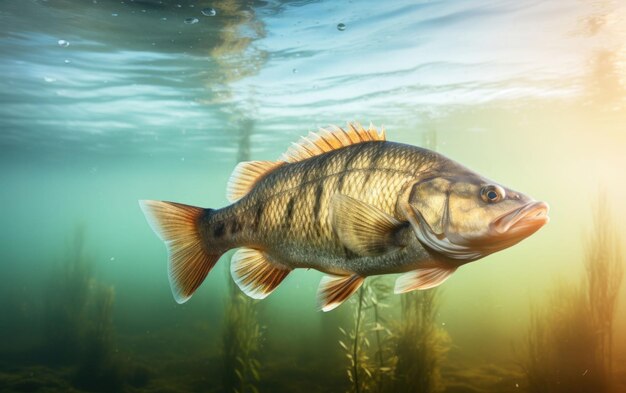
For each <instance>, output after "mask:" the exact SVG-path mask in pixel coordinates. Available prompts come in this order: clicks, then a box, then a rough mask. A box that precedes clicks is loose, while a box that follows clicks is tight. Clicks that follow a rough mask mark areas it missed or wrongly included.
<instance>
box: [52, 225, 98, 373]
mask: <svg viewBox="0 0 626 393" xmlns="http://www.w3.org/2000/svg"><path fill="white" fill-rule="evenodd" d="M84 245H85V227H84V226H83V225H79V226H77V228H76V229H75V231H74V235H73V240H72V242H71V243H70V244H68V246H67V252H66V256H65V258H64V259H63V262H62V263H61V264H58V265H57V266H56V267H55V268H54V270H53V271H52V272H51V274H50V280H49V283H48V287H47V290H46V294H45V297H44V310H43V313H44V315H43V327H44V330H43V333H44V348H43V351H42V354H43V356H44V358H45V359H44V360H47V361H49V362H52V363H58V364H64V363H68V362H72V361H75V360H76V359H77V357H78V353H79V350H80V341H79V339H78V338H79V337H81V334H82V322H83V321H84V320H85V313H86V307H87V300H88V294H89V290H90V285H91V280H92V272H93V261H92V259H91V258H89V257H87V256H86V255H85V253H84Z"/></svg>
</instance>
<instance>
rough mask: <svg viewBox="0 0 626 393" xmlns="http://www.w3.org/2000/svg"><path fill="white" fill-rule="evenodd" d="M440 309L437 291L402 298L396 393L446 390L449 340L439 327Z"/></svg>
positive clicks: (412, 294)
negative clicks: (443, 369)
mask: <svg viewBox="0 0 626 393" xmlns="http://www.w3.org/2000/svg"><path fill="white" fill-rule="evenodd" d="M439 306H440V292H439V290H438V289H430V290H425V291H413V292H409V293H406V294H404V295H403V296H402V307H401V313H402V317H401V319H400V324H399V327H398V333H397V335H398V338H397V356H398V364H397V366H396V369H395V381H396V384H395V389H394V392H398V393H403V392H406V393H410V392H425V393H427V392H428V393H431V392H441V391H443V388H444V386H443V382H442V379H441V366H442V363H443V360H444V357H445V354H446V353H447V351H448V349H449V346H450V338H449V336H448V334H447V333H446V331H445V330H444V329H442V328H441V327H439V326H438V324H437V321H436V318H437V313H438V311H439Z"/></svg>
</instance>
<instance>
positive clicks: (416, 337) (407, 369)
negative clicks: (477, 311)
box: [339, 276, 450, 393]
mask: <svg viewBox="0 0 626 393" xmlns="http://www.w3.org/2000/svg"><path fill="white" fill-rule="evenodd" d="M388 280H389V278H388V277H384V276H382V277H381V276H379V277H373V278H371V279H370V280H369V281H368V282H366V283H365V284H364V285H363V286H362V287H361V289H359V292H358V293H357V295H356V299H355V301H353V303H354V304H353V323H354V324H353V327H352V328H351V329H347V330H346V329H343V328H341V329H340V330H341V333H342V334H343V336H344V337H343V339H342V340H340V341H339V345H340V346H341V348H343V350H344V352H345V355H346V357H347V359H348V361H349V362H348V367H347V369H346V373H347V375H348V378H349V380H350V382H351V388H350V391H351V392H355V393H360V392H398V393H401V392H420V393H432V392H441V391H443V383H442V380H441V371H440V369H441V363H442V361H443V358H444V356H445V354H446V352H447V350H448V347H449V342H450V340H449V337H448V335H447V333H446V332H445V331H444V330H443V329H442V328H440V327H439V326H437V322H436V316H437V312H438V309H439V305H440V298H439V293H438V291H437V290H436V289H434V290H427V291H415V292H411V293H408V294H405V295H403V296H402V300H401V302H402V304H401V308H400V313H401V317H400V319H399V321H393V319H396V318H397V310H394V308H393V307H390V306H391V305H390V304H389V303H388V302H389V301H391V300H392V299H389V298H388V296H389V294H391V285H389V281H388Z"/></svg>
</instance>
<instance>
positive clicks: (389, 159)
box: [204, 141, 437, 276]
mask: <svg viewBox="0 0 626 393" xmlns="http://www.w3.org/2000/svg"><path fill="white" fill-rule="evenodd" d="M436 159H437V156H436V155H435V154H434V153H432V152H430V151H428V150H425V149H420V148H417V147H414V146H409V145H404V144H399V143H393V142H387V141H371V142H364V143H360V144H355V145H350V146H347V147H343V148H341V149H337V150H332V151H329V152H326V153H324V154H321V155H316V156H313V157H311V158H308V159H306V160H303V161H298V162H294V163H285V164H283V165H281V166H279V167H278V168H276V169H274V170H273V171H271V172H269V173H268V174H267V175H266V176H264V177H263V178H261V179H259V180H258V181H257V183H256V184H255V185H254V187H253V188H252V189H251V190H250V192H249V193H248V194H247V195H245V196H244V197H243V198H242V199H240V200H239V201H237V202H235V203H234V204H232V205H230V206H228V207H226V208H224V209H221V210H218V211H216V212H215V214H213V215H211V216H210V218H209V219H208V220H207V221H206V222H205V224H204V225H205V226H206V228H208V230H207V232H208V236H209V237H213V239H211V243H213V244H223V245H222V247H223V248H225V249H228V248H233V247H240V246H246V247H250V248H253V249H257V250H262V251H263V252H264V253H265V254H266V255H267V258H268V259H269V260H270V261H271V262H272V263H274V264H277V265H284V266H285V267H288V268H290V269H294V268H313V269H316V270H320V271H322V272H326V273H331V274H342V275H347V274H358V275H359V276H369V275H374V274H385V273H398V272H404V271H408V270H412V269H415V265H416V263H419V262H420V260H421V259H423V258H425V257H427V253H426V251H425V250H424V248H423V247H422V246H421V245H420V243H419V242H418V241H417V240H416V238H415V236H414V235H413V233H412V229H411V228H410V226H409V225H408V222H406V218H405V217H403V214H402V212H401V211H400V210H399V209H398V199H399V198H401V197H402V196H404V197H405V198H406V196H407V192H408V191H410V190H409V189H410V185H412V184H413V183H414V182H415V181H416V179H417V178H419V176H420V174H423V173H425V172H426V171H428V168H429V167H430V166H431V165H432V164H433V163H434V161H436ZM336 195H343V196H347V197H350V198H353V199H355V200H358V201H360V202H362V203H364V204H366V205H369V206H372V207H374V208H376V209H379V210H380V211H382V212H384V213H385V214H387V215H389V216H391V217H394V218H396V219H397V220H398V221H400V222H404V223H405V224H404V225H403V226H402V227H401V228H399V230H398V231H397V232H396V233H395V234H394V236H396V237H397V238H398V239H397V240H398V241H399V242H400V243H403V244H405V245H407V246H408V247H403V248H402V249H401V250H398V251H397V252H384V250H381V252H380V253H377V252H375V253H373V254H374V255H360V254H359V253H357V252H355V250H352V249H350V247H348V246H347V245H346V244H345V243H344V242H342V240H341V238H340V237H339V235H338V233H337V230H336V228H335V227H334V226H333V220H332V217H331V215H332V208H331V207H332V203H333V201H334V200H335V199H334V197H335V196H336Z"/></svg>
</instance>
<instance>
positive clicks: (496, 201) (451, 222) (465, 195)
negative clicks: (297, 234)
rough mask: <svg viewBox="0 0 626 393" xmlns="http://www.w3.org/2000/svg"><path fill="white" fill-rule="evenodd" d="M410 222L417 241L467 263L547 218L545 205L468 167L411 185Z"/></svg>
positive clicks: (511, 241)
mask: <svg viewBox="0 0 626 393" xmlns="http://www.w3.org/2000/svg"><path fill="white" fill-rule="evenodd" d="M409 206H410V210H411V212H410V213H411V217H410V221H411V223H412V224H413V228H414V230H415V233H416V235H417V236H418V239H419V240H420V241H421V243H422V244H424V245H425V246H427V247H429V248H430V249H432V250H434V251H436V252H439V253H441V254H443V255H444V256H447V257H449V258H452V259H456V260H460V261H464V262H470V261H473V260H476V259H479V258H482V257H484V256H486V255H489V254H492V253H494V252H496V251H500V250H502V249H505V248H508V247H510V246H512V245H514V244H516V243H518V242H520V241H521V240H523V239H525V238H526V237H528V236H530V235H532V234H533V233H535V232H536V231H537V230H539V229H540V228H541V227H542V226H544V225H545V224H546V223H547V222H548V221H549V218H548V205H547V204H546V203H545V202H540V201H536V200H534V199H533V198H531V197H529V196H527V195H524V194H523V193H521V192H518V191H514V190H511V189H509V188H506V187H504V186H502V185H500V184H498V183H496V182H493V181H490V180H488V179H485V178H483V177H481V176H479V175H477V174H474V173H472V172H470V171H465V172H461V173H460V174H459V173H457V174H454V175H449V176H436V177H432V178H430V179H425V180H423V181H420V182H418V183H416V184H414V185H413V188H412V191H411V194H410V197H409Z"/></svg>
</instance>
